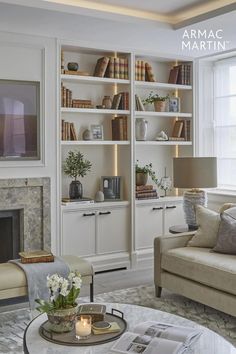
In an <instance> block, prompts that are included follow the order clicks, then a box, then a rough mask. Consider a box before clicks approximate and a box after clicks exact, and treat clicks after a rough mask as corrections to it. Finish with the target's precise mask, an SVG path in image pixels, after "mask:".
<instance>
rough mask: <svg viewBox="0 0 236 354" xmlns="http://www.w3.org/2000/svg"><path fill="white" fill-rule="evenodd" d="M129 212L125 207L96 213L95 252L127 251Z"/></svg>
mask: <svg viewBox="0 0 236 354" xmlns="http://www.w3.org/2000/svg"><path fill="white" fill-rule="evenodd" d="M129 229H130V227H129V213H128V210H127V208H117V209H109V210H99V211H98V213H97V253H109V252H119V251H128V249H129V235H130V232H129Z"/></svg>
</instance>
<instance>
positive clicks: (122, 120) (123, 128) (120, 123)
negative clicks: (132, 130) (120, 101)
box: [111, 116, 128, 140]
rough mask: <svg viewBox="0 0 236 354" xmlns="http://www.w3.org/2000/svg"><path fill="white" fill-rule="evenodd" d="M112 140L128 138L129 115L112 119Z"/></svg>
mask: <svg viewBox="0 0 236 354" xmlns="http://www.w3.org/2000/svg"><path fill="white" fill-rule="evenodd" d="M111 129H112V140H128V133H127V116H119V117H115V118H113V119H112V121H111Z"/></svg>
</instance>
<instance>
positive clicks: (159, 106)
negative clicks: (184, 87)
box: [154, 101, 166, 112]
mask: <svg viewBox="0 0 236 354" xmlns="http://www.w3.org/2000/svg"><path fill="white" fill-rule="evenodd" d="M154 108H155V111H156V112H165V109H166V101H155V102H154Z"/></svg>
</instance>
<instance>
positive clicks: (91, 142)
mask: <svg viewBox="0 0 236 354" xmlns="http://www.w3.org/2000/svg"><path fill="white" fill-rule="evenodd" d="M61 145H130V142H129V141H127V140H76V141H75V140H62V141H61Z"/></svg>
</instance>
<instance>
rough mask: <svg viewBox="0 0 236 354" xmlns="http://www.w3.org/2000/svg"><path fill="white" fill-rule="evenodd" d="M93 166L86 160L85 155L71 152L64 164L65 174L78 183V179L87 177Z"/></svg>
mask: <svg viewBox="0 0 236 354" xmlns="http://www.w3.org/2000/svg"><path fill="white" fill-rule="evenodd" d="M91 167H92V164H91V162H90V161H89V160H86V159H84V155H83V154H82V153H81V152H80V151H77V152H74V151H69V152H68V156H67V158H66V160H65V163H64V167H63V170H64V173H65V174H66V175H68V176H70V177H72V178H74V180H75V181H76V180H77V178H78V177H84V176H86V174H87V172H89V171H90V170H91Z"/></svg>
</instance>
